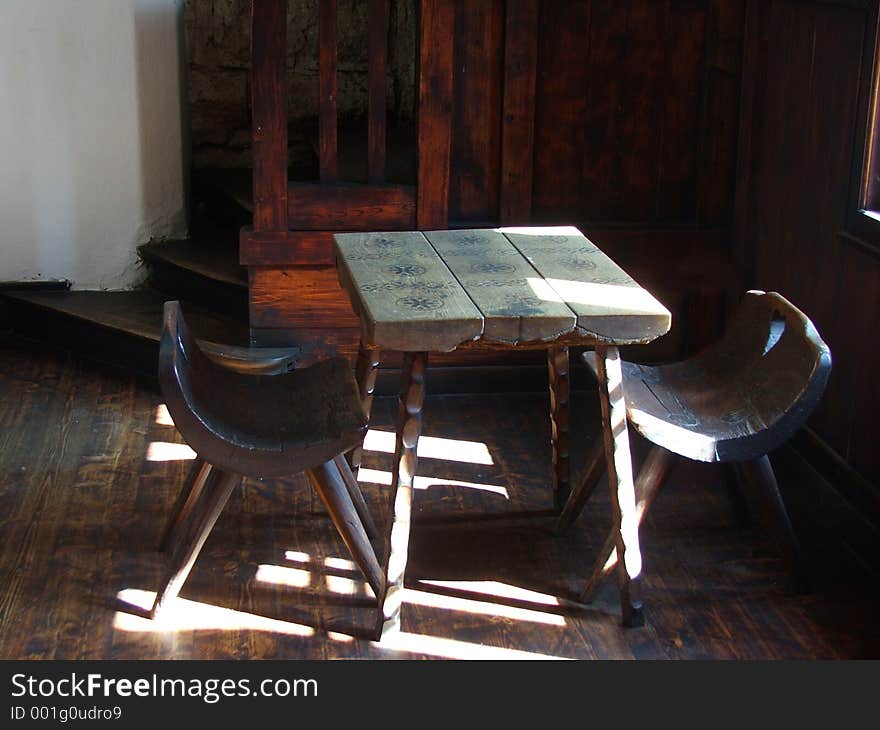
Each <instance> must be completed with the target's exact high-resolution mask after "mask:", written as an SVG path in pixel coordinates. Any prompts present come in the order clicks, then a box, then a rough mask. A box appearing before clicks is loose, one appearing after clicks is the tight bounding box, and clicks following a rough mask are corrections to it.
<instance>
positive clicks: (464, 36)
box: [449, 0, 534, 221]
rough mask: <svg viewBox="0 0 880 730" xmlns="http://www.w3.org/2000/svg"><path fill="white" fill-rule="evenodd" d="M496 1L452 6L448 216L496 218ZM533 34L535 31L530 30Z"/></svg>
mask: <svg viewBox="0 0 880 730" xmlns="http://www.w3.org/2000/svg"><path fill="white" fill-rule="evenodd" d="M502 6H503V3H502V2H501V0H491V1H489V0H463V1H462V2H460V3H458V4H457V6H456V16H455V25H456V27H455V63H454V69H455V71H454V82H453V84H454V85H453V100H454V101H453V126H452V161H451V169H452V170H453V174H452V176H451V178H450V180H449V215H450V217H451V218H453V219H458V220H465V221H489V220H497V219H498V183H499V171H500V159H501V135H500V132H501V87H502V83H503V81H502V77H503V67H502V61H503V46H502V41H503V37H504V23H503V17H502V9H503V8H502ZM532 32H533V33H534V29H532Z"/></svg>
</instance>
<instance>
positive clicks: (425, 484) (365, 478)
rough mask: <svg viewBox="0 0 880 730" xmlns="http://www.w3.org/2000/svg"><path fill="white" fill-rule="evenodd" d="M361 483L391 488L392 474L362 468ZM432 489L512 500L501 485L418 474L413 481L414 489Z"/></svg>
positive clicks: (360, 473)
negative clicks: (467, 490)
mask: <svg viewBox="0 0 880 730" xmlns="http://www.w3.org/2000/svg"><path fill="white" fill-rule="evenodd" d="M357 478H358V481H359V482H364V483H366V484H381V485H383V486H391V472H390V471H382V470H379V469H367V468H365V467H363V466H362V467H361V468H360V469H358V475H357ZM430 487H461V488H462V489H475V490H477V491H480V492H490V493H491V494H497V495H499V496H501V497H504V498H505V499H508V500H509V499H510V494H509V493H508V491H507V487H503V486H501V485H500V484H483V483H481V482H464V481H461V480H459V479H438V478H437V477H426V476H419V475H418V474H416V476H415V479H414V480H413V489H421V490H426V489H428V488H430Z"/></svg>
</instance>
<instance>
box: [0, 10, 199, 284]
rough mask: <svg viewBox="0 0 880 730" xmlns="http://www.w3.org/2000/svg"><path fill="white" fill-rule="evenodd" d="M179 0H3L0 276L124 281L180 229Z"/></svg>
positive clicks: (131, 280) (132, 279) (132, 280)
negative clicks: (145, 248)
mask: <svg viewBox="0 0 880 730" xmlns="http://www.w3.org/2000/svg"><path fill="white" fill-rule="evenodd" d="M182 6H183V0H0V281H29V280H54V279H69V280H70V281H71V282H72V283H73V287H74V288H77V289H125V288H130V287H132V286H134V285H136V284H137V283H139V281H140V280H141V279H142V277H143V272H142V271H141V270H140V267H139V266H138V263H137V255H136V247H137V246H138V245H139V244H141V243H145V242H146V241H149V240H150V239H151V238H165V237H172V236H181V235H185V233H186V215H185V211H186V206H185V200H184V198H185V184H184V181H185V179H186V177H185V174H184V170H185V168H186V165H187V161H186V159H185V153H184V150H185V142H186V140H185V139H184V133H183V131H182V130H184V129H185V128H186V127H185V124H184V123H183V121H182V114H183V111H182V109H183V107H182V99H183V98H184V93H183V92H184V90H185V84H184V82H183V76H182V69H183V68H184V65H183V58H184V55H185V54H184V53H183V43H182V37H183V35H182V12H183V8H182Z"/></svg>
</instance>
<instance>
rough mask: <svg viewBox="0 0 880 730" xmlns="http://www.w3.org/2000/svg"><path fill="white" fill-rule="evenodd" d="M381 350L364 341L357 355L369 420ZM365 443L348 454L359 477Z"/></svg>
mask: <svg viewBox="0 0 880 730" xmlns="http://www.w3.org/2000/svg"><path fill="white" fill-rule="evenodd" d="M380 354H381V353H380V352H379V350H371V349H368V348H367V347H365V346H364V343H363V341H362V342H361V344H360V347H359V349H358V355H357V363H356V364H355V371H354V374H355V380H357V384H358V393H359V395H360V398H361V405H362V406H363V407H364V414H365V415H366V417H367V420H368V421H369V420H370V411H371V410H372V407H373V391H374V390H375V388H376V375H377V374H378V372H379V355H380ZM363 453H364V445H363V443H360V444H358V445H357V446H355V447H354V448H353V449H352V450H351V451H349V452H348V454H347V458H348V463H349V465H350V466H351V470H352V472H354V475H355V476H357V473H358V469H359V468H360V465H361V459H362V458H363Z"/></svg>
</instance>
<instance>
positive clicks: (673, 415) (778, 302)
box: [559, 291, 831, 595]
mask: <svg viewBox="0 0 880 730" xmlns="http://www.w3.org/2000/svg"><path fill="white" fill-rule="evenodd" d="M584 362H585V363H586V364H587V365H588V366H589V367H590V368H591V369H592V370H593V372H594V373H595V371H596V365H595V357H594V355H593V353H591V352H588V353H585V354H584ZM622 370H623V384H622V385H623V392H624V398H625V400H626V412H627V420H628V422H629V423H630V425H632V427H633V428H634V429H635V430H636V431H637V432H638V433H639V434H641V435H642V436H643V437H644V438H646V439H647V440H648V441H650V442H651V443H652V444H653V445H654V446H653V448H652V450H651V452H650V453H649V455H648V457H647V458H646V460H645V464H644V466H643V467H642V470H641V472H640V473H639V476H638V478H637V479H636V485H635V486H636V498H637V499H638V500H639V504H638V508H637V513H638V515H639V519H641V517H642V516H643V515H644V513H645V512H646V511H647V509H648V507H649V506H650V504H651V503H652V502H653V499H654V497H655V496H656V494H657V492H658V491H659V489H660V486H661V485H662V483H663V481H664V480H665V478H666V476H667V475H668V473H669V470H670V468H671V466H672V460H671V457H672V455H678V456H682V457H685V458H688V459H692V460H695V461H704V462H735V463H736V464H737V466H738V468H739V471H740V475H741V476H742V477H744V479H743V481H744V482H746V483H749V484H750V485H751V486H753V487H756V488H758V491H761V492H763V501H764V503H765V506H766V507H769V509H764V511H763V514H762V517H764V518H765V519H767V515H771V516H772V519H773V521H774V523H775V524H774V525H769V524H768V526H769V527H770V528H771V529H773V531H774V532H777V534H778V536H779V537H780V539H781V540H782V541H783V542H784V544H786V545H787V546H788V547H787V552H788V553H789V557H790V558H791V560H792V562H794V563H795V564H796V565H795V567H796V572H797V573H798V574H799V580H801V581H802V580H803V569H802V566H801V565H800V558H799V548H798V546H797V540H796V539H795V536H794V532H793V530H792V528H791V524H790V522H789V520H788V516H787V513H786V510H785V506H784V504H783V502H782V497H781V495H780V493H779V489H778V486H777V484H776V479H775V476H774V474H773V469H772V466H771V465H770V462H769V459H768V457H767V454H768V453H769V452H771V451H773V450H774V449H776V448H777V447H779V446H780V445H782V444H783V443H784V442H785V441H786V440H787V439H788V438H790V437H791V436H792V435H793V434H794V432H795V431H797V429H798V428H800V427H801V426H802V425H803V424H804V422H805V421H806V419H807V417H808V416H809V415H810V413H811V412H812V411H813V409H814V408H815V406H816V404H817V403H818V402H819V399H820V398H821V396H822V393H823V392H824V390H825V386H826V383H827V381H828V376H829V374H830V371H831V352H830V351H829V349H828V346H827V345H826V344H825V343H824V342H823V341H822V338H821V337H820V336H819V333H818V332H817V331H816V328H815V327H814V326H813V324H812V322H810V320H809V319H808V318H807V316H806V315H805V314H804V313H803V312H801V311H800V310H799V309H797V308H796V307H795V306H794V305H793V304H792V303H791V302H789V301H788V300H787V299H785V298H784V297H782V296H781V295H779V294H777V293H775V292H769V293H767V292H762V291H749V292H747V293H746V296H745V298H744V300H743V302H742V304H741V305H740V307H739V308H738V310H737V312H736V314H735V316H734V317H733V318H732V320H731V322H730V324H729V326H728V328H727V330H726V332H725V334H724V336H723V337H722V338H721V339H720V340H719V341H718V342H717V343H716V344H715V345H713V346H712V347H710V348H708V349H707V350H706V351H705V352H703V353H701V354H699V355H697V356H695V357H692V358H690V359H687V360H684V361H682V362H678V363H671V364H668V365H659V366H649V365H638V364H635V363H629V362H625V363H623V367H622ZM602 466H604V456H603V453H602V450H601V449H600V448H598V447H596V448H594V450H593V453H592V456H591V458H590V459H589V462H588V466H587V469H586V471H585V475H584V479H583V480H582V482H581V484H580V485H579V487H578V488H577V489H576V490H574V491H573V492H572V494H571V497H570V498H569V500H568V502H567V504H566V505H565V508H564V509H563V512H562V515H561V516H560V520H559V529H564V528H565V527H567V526H568V525H569V524H571V522H573V521H574V519H575V518H576V517H577V515H578V514H579V512H580V511H581V509H582V508H583V505H584V503H585V502H586V500H587V499H588V498H589V495H590V494H591V493H592V491H593V489H594V488H595V485H596V483H597V482H598V480H599V477H601V474H602V471H603V469H602ZM767 521H768V522H769V519H768V520H767ZM604 552H605V555H604V558H603V557H602V556H600V559H602V560H603V561H604V560H605V559H607V558H608V556H609V555H611V554H612V553H613V552H614V547H613V544H610V543H606V546H605V548H604ZM612 564H613V563H612ZM597 566H598V563H597ZM602 572H607V570H604V565H603V571H602ZM597 578H598V575H597V573H596V572H595V571H594V577H593V579H591V583H589V584H588V586H587V590H586V591H585V592H584V593H585V595H586V594H588V593H589V591H590V590H591V589H592V587H593V583H594V582H595V579H597Z"/></svg>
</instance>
